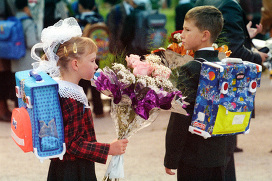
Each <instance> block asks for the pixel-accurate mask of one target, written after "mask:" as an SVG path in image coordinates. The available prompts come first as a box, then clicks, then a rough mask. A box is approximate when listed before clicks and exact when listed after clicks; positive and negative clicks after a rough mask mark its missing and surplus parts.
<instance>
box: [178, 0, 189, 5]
mask: <svg viewBox="0 0 272 181" xmlns="http://www.w3.org/2000/svg"><path fill="white" fill-rule="evenodd" d="M190 2H191V1H190V0H179V4H187V3H190Z"/></svg>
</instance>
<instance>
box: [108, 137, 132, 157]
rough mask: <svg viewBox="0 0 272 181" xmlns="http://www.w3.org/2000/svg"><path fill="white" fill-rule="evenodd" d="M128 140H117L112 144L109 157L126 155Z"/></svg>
mask: <svg viewBox="0 0 272 181" xmlns="http://www.w3.org/2000/svg"><path fill="white" fill-rule="evenodd" d="M127 143H128V140H127V139H122V140H115V141H113V142H112V143H111V144H110V150H109V155H121V154H124V153H125V151H126V148H127Z"/></svg>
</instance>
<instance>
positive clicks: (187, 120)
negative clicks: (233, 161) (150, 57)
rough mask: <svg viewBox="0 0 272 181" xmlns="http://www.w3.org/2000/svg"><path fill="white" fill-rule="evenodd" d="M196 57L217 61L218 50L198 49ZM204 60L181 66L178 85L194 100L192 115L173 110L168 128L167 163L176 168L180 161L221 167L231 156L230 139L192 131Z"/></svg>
mask: <svg viewBox="0 0 272 181" xmlns="http://www.w3.org/2000/svg"><path fill="white" fill-rule="evenodd" d="M196 58H204V59H206V60H207V61H209V62H217V61H219V59H218V51H208V50H202V51H196V52H195V59H196ZM200 70H201V63H199V62H197V61H190V62H188V63H187V64H185V65H184V66H182V67H181V68H180V71H179V73H180V76H179V78H178V84H177V87H178V89H179V90H181V91H182V92H183V95H184V96H187V98H186V99H185V101H187V102H189V103H190V106H188V108H187V112H188V113H189V114H190V115H189V116H185V115H181V114H177V113H171V116H170V120H169V124H168V128H167V132H166V154H165V159H164V166H165V167H167V168H170V169H176V168H177V167H178V164H179V162H180V161H181V162H183V163H184V164H188V165H191V166H196V167H221V166H224V165H225V163H226V159H227V154H228V153H227V139H226V137H225V136H222V137H212V138H208V139H204V138H203V137H201V136H198V135H195V134H192V133H190V132H189V131H188V128H189V126H190V124H191V119H192V115H193V109H194V104H195V98H196V92H197V88H198V83H199V76H200Z"/></svg>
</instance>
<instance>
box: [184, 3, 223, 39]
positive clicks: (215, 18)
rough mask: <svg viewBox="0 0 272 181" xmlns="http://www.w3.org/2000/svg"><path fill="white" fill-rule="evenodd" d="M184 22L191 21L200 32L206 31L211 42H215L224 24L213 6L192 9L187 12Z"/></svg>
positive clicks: (220, 15)
mask: <svg viewBox="0 0 272 181" xmlns="http://www.w3.org/2000/svg"><path fill="white" fill-rule="evenodd" d="M184 20H185V21H186V20H193V21H194V22H195V26H196V27H197V28H198V29H199V30H200V31H204V30H208V31H209V32H210V33H211V41H212V42H215V40H216V39H217V37H218V36H219V34H220V33H221V31H222V28H223V24H224V19H223V15H222V13H221V12H220V11H219V10H218V9H217V8H216V7H214V6H198V7H194V8H192V9H190V10H189V11H188V12H187V14H186V15H185V19H184Z"/></svg>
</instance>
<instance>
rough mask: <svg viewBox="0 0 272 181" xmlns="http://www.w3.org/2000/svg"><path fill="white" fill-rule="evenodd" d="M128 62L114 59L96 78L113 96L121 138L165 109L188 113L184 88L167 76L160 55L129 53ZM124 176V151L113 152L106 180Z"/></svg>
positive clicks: (112, 111) (115, 119) (113, 111)
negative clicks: (174, 83)
mask: <svg viewBox="0 0 272 181" xmlns="http://www.w3.org/2000/svg"><path fill="white" fill-rule="evenodd" d="M126 62H127V67H126V66H125V65H123V64H120V63H113V65H112V67H111V68H109V67H105V68H103V70H102V71H100V75H98V76H97V77H96V78H95V80H94V83H95V85H96V89H97V90H98V91H100V92H102V93H104V94H105V95H107V96H110V97H112V104H111V117H112V119H113V121H114V123H115V127H116V132H117V136H118V139H124V138H127V139H129V138H130V137H131V136H132V135H133V134H135V133H136V132H137V131H139V130H140V129H143V128H145V127H147V126H149V125H150V124H151V123H152V122H153V121H154V120H155V119H156V118H157V116H158V115H159V112H160V110H162V109H163V110H171V111H174V112H179V113H181V114H187V113H186V111H185V110H184V109H183V108H185V107H186V103H185V102H183V99H184V98H183V97H182V95H181V92H180V91H178V90H177V89H176V88H174V86H173V84H172V83H171V82H170V81H169V80H168V79H169V77H170V74H171V70H170V69H169V68H168V67H166V66H164V65H163V63H162V61H161V58H160V57H159V56H157V55H152V54H150V55H146V56H145V60H141V59H140V56H138V55H130V56H127V57H126ZM123 177H124V168H123V155H117V156H113V157H112V159H111V161H110V163H109V166H108V169H107V171H106V174H105V177H104V180H112V179H119V178H123Z"/></svg>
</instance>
